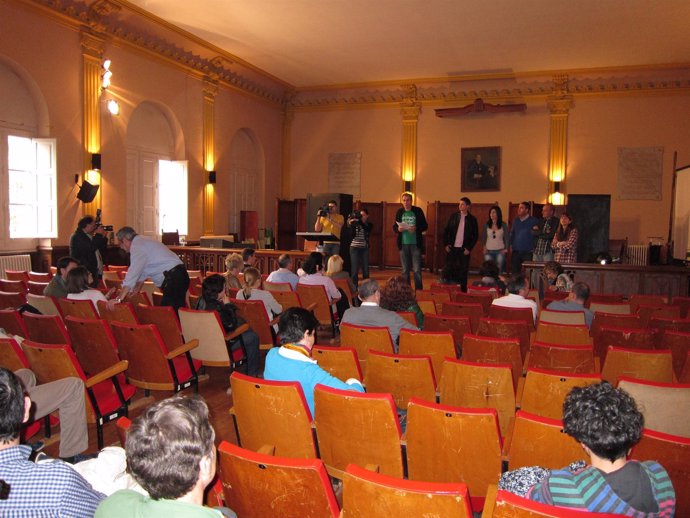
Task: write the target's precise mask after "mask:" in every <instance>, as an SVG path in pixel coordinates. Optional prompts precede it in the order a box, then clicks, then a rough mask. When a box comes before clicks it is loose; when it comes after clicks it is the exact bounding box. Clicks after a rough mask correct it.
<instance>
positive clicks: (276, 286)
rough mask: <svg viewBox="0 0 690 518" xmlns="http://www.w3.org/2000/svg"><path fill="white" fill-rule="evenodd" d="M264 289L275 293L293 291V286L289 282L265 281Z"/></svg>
mask: <svg viewBox="0 0 690 518" xmlns="http://www.w3.org/2000/svg"><path fill="white" fill-rule="evenodd" d="M264 289H265V290H268V291H270V292H274V291H293V289H292V284H290V283H289V282H269V281H264Z"/></svg>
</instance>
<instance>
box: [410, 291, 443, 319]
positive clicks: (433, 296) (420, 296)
mask: <svg viewBox="0 0 690 518" xmlns="http://www.w3.org/2000/svg"><path fill="white" fill-rule="evenodd" d="M415 299H417V302H419V301H420V300H430V301H432V302H433V303H434V305H435V306H436V313H440V312H441V307H442V306H443V303H444V302H450V292H448V291H432V290H417V291H416V292H415Z"/></svg>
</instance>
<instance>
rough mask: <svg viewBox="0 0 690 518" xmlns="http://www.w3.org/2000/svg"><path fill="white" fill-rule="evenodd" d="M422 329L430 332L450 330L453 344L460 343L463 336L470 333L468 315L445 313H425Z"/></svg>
mask: <svg viewBox="0 0 690 518" xmlns="http://www.w3.org/2000/svg"><path fill="white" fill-rule="evenodd" d="M424 330H425V331H432V332H445V331H450V332H451V333H453V339H454V340H455V346H456V347H457V348H459V347H460V346H461V345H462V339H463V336H465V335H466V334H470V333H472V324H471V323H470V317H463V316H446V315H426V316H425V317H424Z"/></svg>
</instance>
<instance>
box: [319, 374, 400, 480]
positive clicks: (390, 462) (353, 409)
mask: <svg viewBox="0 0 690 518" xmlns="http://www.w3.org/2000/svg"><path fill="white" fill-rule="evenodd" d="M314 423H315V425H316V436H317V438H318V441H319V452H320V456H321V460H323V462H324V463H325V464H326V467H327V469H328V472H329V474H330V475H331V476H334V477H336V478H339V479H341V480H342V478H343V472H344V471H345V468H347V465H348V464H351V463H354V464H359V465H360V466H368V467H370V468H371V469H375V470H376V469H377V470H378V472H379V473H382V474H384V475H390V476H394V477H400V478H402V476H403V456H402V450H401V446H400V434H401V431H400V423H399V422H398V416H397V414H396V411H395V403H394V402H393V398H392V397H391V395H390V394H374V393H371V392H370V393H367V394H362V393H360V392H353V391H350V390H338V389H334V388H331V387H325V386H323V385H317V386H316V388H315V389H314Z"/></svg>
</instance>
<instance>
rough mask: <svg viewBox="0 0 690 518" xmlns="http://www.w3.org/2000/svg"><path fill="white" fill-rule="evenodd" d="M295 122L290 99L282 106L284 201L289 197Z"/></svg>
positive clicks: (282, 182)
mask: <svg viewBox="0 0 690 518" xmlns="http://www.w3.org/2000/svg"><path fill="white" fill-rule="evenodd" d="M293 120H295V110H294V109H293V108H292V105H291V104H290V99H289V98H288V99H286V101H285V103H284V105H283V139H282V143H281V159H282V167H281V171H280V197H281V198H282V199H284V200H286V199H288V198H289V197H290V182H291V180H292V177H291V174H290V172H291V169H292V168H291V164H290V159H291V157H292V153H291V151H292V121H293Z"/></svg>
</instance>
